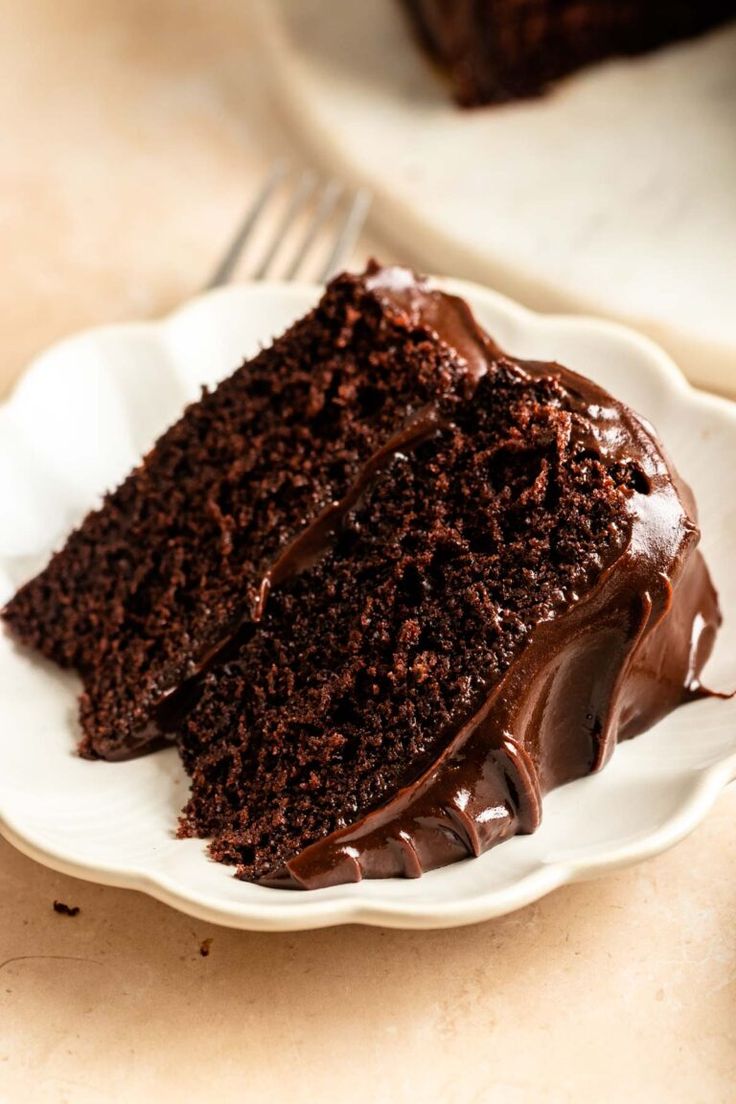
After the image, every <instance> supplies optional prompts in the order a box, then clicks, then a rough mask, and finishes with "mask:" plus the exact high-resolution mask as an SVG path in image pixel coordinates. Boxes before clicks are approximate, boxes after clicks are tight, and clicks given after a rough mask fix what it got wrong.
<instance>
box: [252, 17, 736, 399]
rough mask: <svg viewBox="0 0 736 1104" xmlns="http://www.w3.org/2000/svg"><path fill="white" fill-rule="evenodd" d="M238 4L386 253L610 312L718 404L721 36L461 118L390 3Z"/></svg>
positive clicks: (724, 52) (724, 167)
mask: <svg viewBox="0 0 736 1104" xmlns="http://www.w3.org/2000/svg"><path fill="white" fill-rule="evenodd" d="M252 10H253V12H254V13H255V14H257V15H258V19H259V22H258V32H259V33H260V35H261V40H262V48H263V52H264V54H265V55H266V57H267V66H266V69H267V72H268V75H269V79H271V80H272V82H273V87H274V91H275V93H276V95H277V97H278V100H279V102H280V103H281V105H282V107H283V110H284V112H285V114H286V115H287V117H288V119H289V121H290V123H291V125H292V133H293V136H294V140H298V141H300V142H302V143H303V144H304V145H305V146H306V147H307V149H308V152H309V155H310V157H311V158H312V159H314V160H319V161H321V162H323V163H324V164H325V165H326V166H328V167H329V168H331V169H332V170H333V171H335V172H337V173H339V174H340V176H342V177H345V178H346V179H348V180H350V181H352V182H355V183H357V182H360V183H363V184H367V185H368V186H369V187H370V188H371V190H372V192H373V195H374V205H373V209H372V218H374V219H375V222H376V225H377V228H378V229H380V230H381V231H382V233H383V235H384V236H385V237H386V240H387V241H389V242H391V243H393V244H394V246H395V248H396V249H397V250H398V252H399V255H400V256H402V257H408V258H410V259H414V260H415V261H416V263H417V264H418V265H419V267H421V268H423V269H425V270H428V271H445V272H448V271H449V272H455V273H457V274H458V275H462V276H466V277H469V278H470V279H473V280H481V281H482V282H483V283H486V284H490V285H492V286H493V287H496V288H499V289H500V290H501V291H503V292H505V293H506V294H507V295H513V296H515V297H516V298H518V299H520V300H521V301H522V302H524V303H526V304H527V305H528V306H530V307H534V308H536V309H537V310H545V311H554V310H557V311H559V310H564V311H571V310H575V311H585V312H588V313H596V314H603V315H605V316H606V317H610V318H616V319H617V320H619V321H623V322H625V323H627V324H628V325H633V326H635V327H636V328H637V329H639V330H641V331H642V332H645V333H648V334H649V336H650V337H653V338H654V339H655V340H657V341H659V342H660V343H661V344H662V345H663V346H664V347H665V348H667V349H668V351H669V352H670V354H671V355H673V356H674V357H675V358H676V359H677V361H678V363H679V364H680V366H681V367H682V369H683V371H684V372H685V373H686V374H687V375H688V377H689V378H690V379H691V380H692V381H693V382H695V383H699V384H701V385H702V386H706V387H711V388H713V389H715V390H721V391H724V392H727V393H728V392H734V393H736V369H735V368H734V365H735V364H736V312H734V311H733V310H732V299H733V288H734V286H736V138H735V134H736V131H735V128H734V118H736V23H735V24H731V25H729V26H725V27H721V28H719V29H717V30H716V31H714V32H712V33H711V34H708V35H705V36H703V37H702V38H699V39H696V40H693V41H691V42H685V43H680V44H678V45H674V46H670V47H668V48H666V49H663V50H660V51H657V52H655V53H653V54H651V55H648V56H646V57H642V58H635V59H633V60H632V59H630V60H616V61H611V62H607V63H606V64H602V65H594V66H591V67H589V68H588V69H585V70H584V71H582V72H580V73H577V74H575V75H574V76H573V77H571V78H569V79H568V80H565V81H562V82H560V84H559V85H558V86H557V87H556V88H555V89H554V90H553V91H552V92H551V93H550V94H549V95H547V96H544V97H541V98H538V99H532V100H526V101H523V102H519V103H512V104H507V105H503V106H501V107H490V108H479V109H476V110H473V111H462V110H459V109H458V108H457V107H455V105H454V104H453V103H452V101H451V98H450V95H449V91H448V88H447V86H446V85H445V83H444V82H443V80H442V79H441V75H440V74H438V73H437V72H436V71H435V70H434V68H433V67H432V66H431V65H430V64H429V63H428V61H427V59H426V58H425V57H424V55H423V53H422V51H421V50H420V49H419V48H418V46H417V44H416V42H415V41H414V39H413V38H412V35H411V34H410V31H409V27H408V23H407V21H406V20H405V19H404V18H403V12H402V11H401V7H400V4H399V3H398V0H371V2H370V3H342V4H341V3H335V0H258V3H257V4H256V3H255V0H253V3H252ZM695 273H697V278H694V274H695Z"/></svg>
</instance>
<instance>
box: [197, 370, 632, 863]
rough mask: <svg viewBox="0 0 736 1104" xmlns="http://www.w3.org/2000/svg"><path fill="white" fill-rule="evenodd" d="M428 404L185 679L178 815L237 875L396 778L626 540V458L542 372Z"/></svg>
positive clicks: (360, 806) (358, 806)
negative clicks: (428, 411)
mask: <svg viewBox="0 0 736 1104" xmlns="http://www.w3.org/2000/svg"><path fill="white" fill-rule="evenodd" d="M439 412H440V421H441V423H442V422H443V420H444V422H445V424H446V427H445V428H440V429H438V430H437V432H436V434H435V435H434V436H433V437H432V438H431V439H430V440H426V441H424V442H423V443H421V444H419V445H418V446H417V447H416V448H413V449H407V450H405V451H401V450H400V451H397V453H396V454H395V455H394V456H393V458H392V461H391V463H390V466H389V469H388V470H386V471H385V472H383V473H382V474H381V475H379V476H377V478H376V479H375V481H374V483H373V486H372V487H371V489H370V490H369V491H368V492H367V494H366V495H365V496H364V498H363V501H362V502H361V503H360V504H359V506H358V507H357V508H355V509H354V510H353V511H351V512H350V513H349V514H348V516H347V517H346V518H345V519H344V524H343V527H342V528H341V530H340V531H339V534H338V535H337V536H336V537H335V540H334V542H333V544H332V546H331V547H330V548H329V550H328V551H327V553H326V554H325V555H324V556H323V558H322V559H321V560H319V562H318V563H317V564H316V565H314V566H312V567H311V568H309V569H308V570H306V571H304V572H302V573H301V574H298V575H296V576H295V577H293V578H291V579H289V580H287V581H285V582H284V583H283V584H282V585H281V586H280V587H276V588H275V589H274V591H273V592H272V593H271V594H270V596H269V598H268V601H267V604H266V608H265V613H264V617H263V620H262V621H261V622H260V623H259V624H258V625H252V626H251V627H250V629H249V632H248V633H247V634H245V638H244V639H242V640H241V644H240V646H239V648H238V649H237V651H236V652H235V653H234V654H233V652H232V650H231V653H230V655H229V656H228V659H227V662H223V663H221V664H217V665H215V666H214V667H213V669H212V670H210V672H209V674H208V675H207V677H206V678H205V679H204V681H203V684H202V685H201V686H200V687H199V691H198V692H199V694H200V695H201V696H200V699H199V702H198V705H197V706H196V708H195V709H194V710H193V712H192V713H191V714H190V716H189V717H188V719H187V720H186V721H185V723H184V728H183V731H182V735H181V741H180V746H181V749H182V752H183V756H184V761H185V764H186V766H187V768H188V770H189V771H190V773H191V775H192V783H193V788H192V796H191V800H190V802H189V805H188V807H187V810H186V814H185V818H184V821H183V825H182V832H183V833H184V834H197V835H210V836H212V837H213V842H212V845H211V846H212V853H213V855H214V856H215V857H216V858H218V859H224V860H225V861H228V862H234V863H237V864H239V872H240V874H241V875H242V876H243V877H246V878H249V879H252V878H255V879H258V878H261V877H263V876H264V875H267V874H268V873H269V872H270V871H272V870H273V869H274V868H275V867H278V866H279V865H280V864H281V863H283V862H284V861H285V860H286V859H288V858H289V857H290V856H292V855H293V854H295V853H297V852H299V851H300V850H302V849H303V848H304V847H305V846H306V845H307V844H309V843H311V842H312V841H314V840H316V839H318V838H321V837H323V836H325V835H326V834H328V833H329V832H331V831H333V830H334V829H336V828H340V827H343V826H344V825H346V824H350V823H352V822H354V821H355V820H356V819H357V818H358V817H359V816H361V815H362V814H363V813H365V812H366V811H367V810H369V809H371V808H374V807H375V806H376V805H378V804H380V803H381V802H382V801H383V800H384V799H385V798H386V797H387V795H391V794H392V793H394V792H396V790H397V789H398V788H399V787H401V786H403V785H406V784H407V783H408V782H410V781H412V780H413V779H414V778H415V777H416V776H417V775H418V774H419V773H420V772H421V771H422V770H423V769H424V768H425V767H426V766H427V765H428V763H429V761H431V760H432V758H433V757H434V756H435V755H436V754H437V751H438V749H439V748H441V747H442V745H443V741H446V739H447V734H448V733H449V732H451V731H453V730H456V729H457V728H458V726H459V724H461V723H462V721H463V719H464V718H466V717H469V716H470V715H471V714H473V713H474V712H475V710H476V709H477V707H478V705H479V703H480V702H481V701H482V700H483V698H484V697H485V695H486V694H487V692H488V687H489V685H492V684H493V683H494V682H495V681H496V680H497V679H498V678H499V676H500V675H501V674H502V673H503V672H504V671H505V670H506V669H507V667H508V666H509V664H510V662H511V661H512V660H513V658H514V657H515V655H516V654H517V653H518V652H519V650H520V649H521V648H523V646H524V644H525V642H526V641H527V639H528V636H529V633H530V631H531V630H532V628H533V627H534V626H535V625H536V624H537V623H538V622H539V621H540V620H544V619H547V618H550V617H554V616H555V614H557V613H559V612H560V611H562V610H564V608H565V607H566V605H567V604H569V602H570V601H571V598H572V596H573V595H579V594H582V593H584V592H585V591H586V590H587V589H588V588H589V586H590V585H591V584H592V583H593V582H594V581H595V580H596V579H597V578H598V577H599V575H600V573H601V570H602V568H603V566H604V565H605V563H606V562H607V561H608V560H610V559H612V558H613V557H614V556H615V555H616V554H617V552H618V550H619V549H620V547H621V544H622V542H623V541H624V540H625V538H626V535H627V532H628V522H627V517H626V512H625V503H626V499H627V496H629V495H630V487H631V486H632V485H633V483H635V482H636V481H641V479H642V475H641V473H640V472H638V471H637V469H636V467H635V466H634V467H626V466H621V465H612V464H611V463H610V462H607V461H606V460H605V459H604V458H603V457H601V456H600V454H599V453H598V452H597V451H595V450H591V449H590V448H589V447H588V443H589V442H588V436H587V434H586V423H585V419H584V417H583V415H582V414H581V413H579V412H577V411H576V412H571V410H570V397H569V394H568V393H567V392H566V391H565V389H564V388H563V387H562V386H561V385H560V384H559V382H558V381H556V380H554V379H552V378H542V379H538V380H534V379H532V378H530V377H529V376H527V375H526V373H525V372H524V371H523V369H522V368H520V367H518V366H516V365H514V364H512V363H511V362H507V361H500V362H497V364H496V367H495V370H494V371H493V372H492V373H490V374H489V375H488V376H486V377H485V378H484V379H482V380H481V382H480V384H479V385H478V388H477V390H476V392H475V394H474V396H473V397H472V398H470V399H460V398H457V397H449V396H448V397H447V398H446V399H445V400H444V401H443V403H441V404H440V411H439ZM450 423H451V424H450ZM584 737H585V734H583V738H584ZM593 754H594V751H593V745H592V743H591V745H590V761H589V764H588V769H590V767H592V760H593Z"/></svg>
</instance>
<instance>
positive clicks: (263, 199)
mask: <svg viewBox="0 0 736 1104" xmlns="http://www.w3.org/2000/svg"><path fill="white" fill-rule="evenodd" d="M284 184H287V185H288V198H287V200H286V205H285V207H284V209H283V212H282V214H281V217H280V219H279V220H278V221H277V223H276V226H275V229H274V231H273V233H272V234H271V236H270V238H269V240H268V244H267V245H266V247H265V250H264V252H263V255H262V256H261V259H260V260H259V261H258V263H257V265H256V266H255V268H254V269H253V271H252V273H251V274H250V278H251V279H253V280H265V279H266V277H267V276H269V275H271V274H273V272H274V268H275V262H276V260H277V258H278V259H280V256H281V253H282V250H283V248H284V244H285V242H286V240H287V238H289V237H291V236H295V237H296V245H295V247H294V248H293V250H291V255H290V259H289V260H288V263H287V264H286V267H285V270H284V273H283V278H284V279H286V280H294V279H296V277H297V276H298V275H299V273H300V272H301V270H302V268H303V267H304V263H305V261H306V259H307V257H308V256H309V255H310V254H311V252H312V250H313V247H314V246H315V245H316V242H317V237H318V235H319V232H320V231H321V230H323V229H325V228H327V227H328V226H330V224H331V223H332V224H333V225H332V239H331V246H330V249H329V252H328V253H327V256H326V258H325V259H324V260H323V261H322V265H321V268H320V272H319V277H318V279H319V280H320V282H321V283H327V281H328V280H329V279H330V277H331V276H333V275H334V274H335V272H337V270H338V269H339V268H340V267H341V266H342V263H343V261H344V260H345V259H346V258H347V257H349V255H350V253H351V251H352V249H353V247H354V245H355V242H356V241H357V239H358V235H359V234H360V231H361V230H362V228H363V224H364V223H365V220H366V217H367V215H368V209H369V207H370V204H371V195H370V192H369V191H368V190H367V189H366V188H358V189H356V190H355V191H354V192H352V193H351V194H347V195H346V194H345V189H344V187H343V185H342V184H341V183H340V182H339V181H338V180H335V179H334V178H333V179H328V180H326V181H320V180H319V178H318V176H317V174H316V173H315V172H313V171H312V170H311V169H305V170H303V171H301V172H300V173H299V174H298V175H296V177H295V179H293V178H292V177H291V174H290V172H289V166H288V164H287V162H286V161H283V160H279V161H276V162H275V164H273V165H272V167H271V169H270V171H269V172H268V174H267V176H266V179H265V180H264V182H263V184H262V186H261V188H260V190H259V191H258V193H257V194H256V196H255V199H254V200H253V203H252V204H251V206H250V207H249V208H248V210H247V211H246V213H245V215H244V216H243V219H242V221H241V223H240V225H239V227H238V229H237V231H236V233H235V235H234V236H233V238H232V240H231V242H230V244H229V245H228V247H227V249H226V250H225V253H224V254H223V256H222V258H221V260H220V261H219V263H218V264H217V267H216V268H215V270H214V272H213V273H212V275H211V276H210V278H209V280H208V281H207V283H206V284H205V285H204V288H203V290H204V291H210V290H212V289H213V288H216V287H220V286H221V285H222V284H226V283H227V282H228V281H229V280H230V278H231V276H232V274H233V272H234V270H235V267H236V265H237V263H238V261H239V260H240V257H241V255H242V253H243V250H244V249H245V247H246V245H247V244H248V242H249V241H250V240H251V238H252V237H253V233H254V231H255V229H256V227H257V226H258V225H260V223H261V221H262V215H263V214H264V213H265V212H266V210H267V209H268V207H269V205H270V204H271V203H272V201H273V200H275V198H276V197H277V195H278V193H279V191H280V189H281V187H282V185H284ZM303 215H306V216H307V221H306V223H305V225H304V227H303V229H302V232H301V234H296V235H293V234H292V227H296V224H297V222H298V220H299V218H300V216H303Z"/></svg>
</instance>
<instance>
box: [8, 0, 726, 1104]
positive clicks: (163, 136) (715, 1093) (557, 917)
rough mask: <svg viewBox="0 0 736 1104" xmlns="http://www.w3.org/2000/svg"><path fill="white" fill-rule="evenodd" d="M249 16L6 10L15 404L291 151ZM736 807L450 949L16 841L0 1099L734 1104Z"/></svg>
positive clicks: (203, 243) (164, 292) (182, 263)
mask: <svg viewBox="0 0 736 1104" xmlns="http://www.w3.org/2000/svg"><path fill="white" fill-rule="evenodd" d="M248 18H249V11H248V0H63V2H62V3H58V2H53V0H23V2H22V3H21V2H20V0H0V241H2V245H3V258H4V261H5V271H4V279H2V280H1V281H0V318H1V319H2V329H1V331H0V334H1V340H2V357H1V358H0V393H4V392H5V391H7V389H8V388H9V387H10V385H11V384H12V381H13V379H14V378H15V377H16V376H17V375H18V373H19V372H20V371H21V370H22V368H23V366H24V365H25V363H27V361H28V359H29V358H30V357H31V356H33V355H34V354H35V353H37V352H39V351H40V350H42V349H43V348H44V347H45V346H46V345H47V344H48V343H49V342H50V341H52V340H54V339H55V338H57V337H59V336H62V335H63V334H66V333H69V332H71V331H73V330H75V329H78V328H79V327H81V326H84V325H89V324H95V323H99V322H103V321H111V320H115V319H123V318H131V317H141V316H144V315H150V314H155V313H158V312H163V311H165V310H166V309H168V308H169V307H171V306H173V305H175V304H176V303H177V302H179V301H180V300H181V299H183V298H185V297H186V296H188V295H189V294H190V293H191V292H192V291H193V290H195V289H196V288H197V287H198V285H199V284H200V283H201V282H202V280H203V279H204V278H205V276H206V275H207V273H208V271H209V269H210V267H211V265H212V263H213V262H214V260H215V259H216V257H217V255H218V252H219V251H220V249H221V247H222V245H223V244H224V243H225V242H226V240H227V238H228V235H229V233H230V232H231V230H232V227H233V225H234V224H235V223H236V221H237V219H238V216H239V214H240V212H241V210H242V208H243V205H244V203H246V202H247V199H248V194H249V190H250V189H251V188H252V186H253V185H254V183H256V182H257V180H258V178H259V174H260V173H261V172H262V170H263V168H264V167H265V165H266V164H267V163H268V161H269V159H270V157H271V156H272V154H273V152H274V150H276V149H281V148H283V147H284V146H285V145H286V144H287V136H286V135H285V134H283V133H282V131H281V129H280V127H279V125H278V121H277V120H276V119H274V117H273V116H272V113H271V111H270V107H269V104H268V102H267V96H266V95H265V94H264V92H263V91H262V84H261V80H260V77H261V74H260V73H259V69H258V55H257V51H255V50H254V49H253V43H252V42H251V38H250V35H249V28H248ZM368 249H375V250H377V251H378V252H379V253H380V255H382V256H384V257H385V256H390V250H388V249H387V248H385V247H383V246H382V244H381V243H380V242H378V243H376V242H371V241H370V240H368V241H365V242H363V243H362V245H361V250H360V252H361V253H362V254H365V252H366V251H367V250H368ZM735 812H736V790H734V789H733V788H732V789H731V790H730V791H728V792H727V793H726V794H725V795H724V796H723V797H722V798H721V800H720V802H719V804H718V806H717V808H716V809H715V810H714V812H713V814H712V815H711V817H710V818H709V819H708V821H707V822H706V823H705V824H704V825H703V826H702V827H701V828H700V829H699V830H698V831H697V832H696V833H695V834H694V835H693V836H692V837H691V838H690V839H688V840H687V841H686V842H684V843H682V844H681V845H680V846H679V847H677V848H676V849H675V850H673V851H672V852H670V853H669V854H666V855H663V856H661V857H660V858H658V859H656V860H654V861H652V862H650V863H648V864H646V865H643V866H640V867H638V868H636V869H633V870H631V871H627V872H624V873H622V874H618V875H616V876H613V877H610V878H608V879H605V880H602V881H598V882H594V883H589V884H587V885H580V886H574V887H570V888H567V889H564V890H561V891H559V892H557V893H555V894H553V895H552V896H551V897H549V898H547V899H546V900H544V901H542V902H540V903H539V904H537V905H534V906H532V907H530V908H528V909H525V910H524V911H522V912H520V913H518V914H516V915H513V916H510V917H507V918H504V919H502V920H499V921H494V922H491V923H487V924H483V925H479V926H476V927H473V928H468V929H464V930H462V929H461V930H456V931H448V932H435V933H432V932H430V933H403V932H389V931H378V930H370V929H361V928H344V929H341V930H335V931H324V932H315V933H305V934H298V935H288V936H266V935H249V934H245V933H237V932H229V931H227V930H224V929H218V928H213V927H211V926H208V925H206V924H202V923H199V922H197V921H193V920H190V919H189V918H187V917H184V916H180V915H177V914H176V913H174V912H172V911H170V910H168V909H166V908H165V907H164V906H162V905H159V904H157V903H155V902H153V901H149V900H147V899H146V898H144V897H142V896H139V895H137V894H133V893H129V892H123V891H118V890H112V889H106V888H102V887H96V886H92V885H87V884H85V883H82V882H78V881H75V880H73V879H70V878H65V877H62V876H61V875H57V874H55V873H53V872H50V871H47V870H44V869H43V868H42V867H40V866H37V865H36V864H34V863H33V862H31V861H29V860H28V859H26V858H24V857H23V856H21V855H20V854H18V853H16V852H15V851H14V850H13V849H12V848H11V847H10V846H8V845H7V844H4V843H0V1101H2V1102H3V1104H5V1102H10V1104H15V1102H16V1101H32V1102H35V1101H42V1102H46V1101H49V1102H54V1104H56V1102H61V1101H69V1102H70V1104H77V1102H79V1104H88V1102H93V1101H94V1102H98V1101H99V1102H108V1101H115V1102H117V1101H147V1100H155V1101H168V1100H177V1101H200V1100H204V1101H217V1102H223V1104H229V1102H230V1101H236V1100H237V1101H251V1100H252V1101H259V1102H260V1101H271V1100H275V1101H281V1100H284V1101H294V1102H301V1101H310V1102H311V1101H324V1102H332V1101H341V1102H342V1101H345V1102H353V1101H354V1102H363V1101H388V1102H393V1101H397V1102H407V1104H408V1102H413V1101H415V1100H427V1101H434V1100H438V1101H439V1100H442V1101H446V1102H450V1104H452V1102H454V1101H464V1102H466V1101H467V1102H478V1104H484V1102H486V1101H503V1102H504V1104H517V1102H520V1104H527V1102H537V1101H553V1102H558V1101H559V1102H567V1101H573V1102H578V1101H585V1102H588V1101H596V1102H602V1104H606V1102H619V1101H627V1102H638V1101H642V1102H647V1104H649V1102H657V1101H667V1102H670V1101H673V1102H680V1101H682V1102H685V1101H687V1102H688V1104H701V1102H702V1104H720V1102H724V1104H725V1102H730V1101H732V1100H733V1099H734V1097H735V1093H736V1090H735V1089H734V1085H735V1084H736V934H735V933H736V924H735V923H734V921H735V920H736V880H734V877H733V870H734V866H735V865H736V841H735V840H734V832H733V819H734V813H735ZM55 899H57V900H61V901H64V902H66V903H67V904H69V905H78V906H80V908H81V911H80V913H79V915H78V916H76V917H74V918H70V917H67V916H63V915H58V914H57V913H55V912H54V911H53V908H52V903H53V901H54V900H55ZM205 939H211V940H212V943H211V947H210V953H209V955H208V956H207V957H203V956H202V955H201V954H200V947H201V945H202V941H203V940H205Z"/></svg>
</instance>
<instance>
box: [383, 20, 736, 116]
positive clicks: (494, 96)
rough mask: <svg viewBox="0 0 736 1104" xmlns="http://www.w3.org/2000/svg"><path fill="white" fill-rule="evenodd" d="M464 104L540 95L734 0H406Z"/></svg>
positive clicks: (694, 24) (694, 28) (684, 30)
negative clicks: (565, 79) (564, 79)
mask: <svg viewBox="0 0 736 1104" xmlns="http://www.w3.org/2000/svg"><path fill="white" fill-rule="evenodd" d="M403 4H404V7H405V8H406V9H407V10H408V12H409V14H410V16H411V19H412V21H413V23H414V26H415V28H416V30H417V31H418V33H419V35H420V37H421V40H422V41H423V43H424V45H425V46H426V48H427V49H428V50H429V52H430V53H431V55H432V56H433V57H434V58H435V59H436V60H437V61H438V62H439V63H440V64H441V65H442V66H443V67H444V68H445V69H446V70H447V72H448V74H449V76H450V79H451V82H452V88H453V93H454V95H455V98H456V99H457V101H458V103H460V104H462V105H464V106H473V105H477V104H484V103H500V102H502V101H504V100H513V99H517V98H519V97H523V96H530V95H536V94H538V93H540V92H543V91H544V90H545V88H546V87H547V86H548V85H549V84H551V83H553V82H554V81H555V80H558V79H559V78H560V77H564V76H566V75H567V74H568V73H572V72H574V71H575V70H576V69H580V68H581V67H582V66H585V65H589V64H591V63H592V62H596V61H601V60H602V59H604V58H608V57H616V56H626V55H629V56H630V55H635V54H642V53H646V52H647V51H649V50H653V49H655V48H657V47H658V46H662V45H664V44H665V43H667V42H674V41H676V40H678V39H683V38H689V37H691V36H693V35H696V34H699V33H701V32H703V31H705V30H707V29H708V28H709V27H713V26H715V25H717V24H718V23H721V22H723V21H724V20H726V19H729V18H731V17H733V16H736V0H638V2H634V0H622V2H616V0H403Z"/></svg>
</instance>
